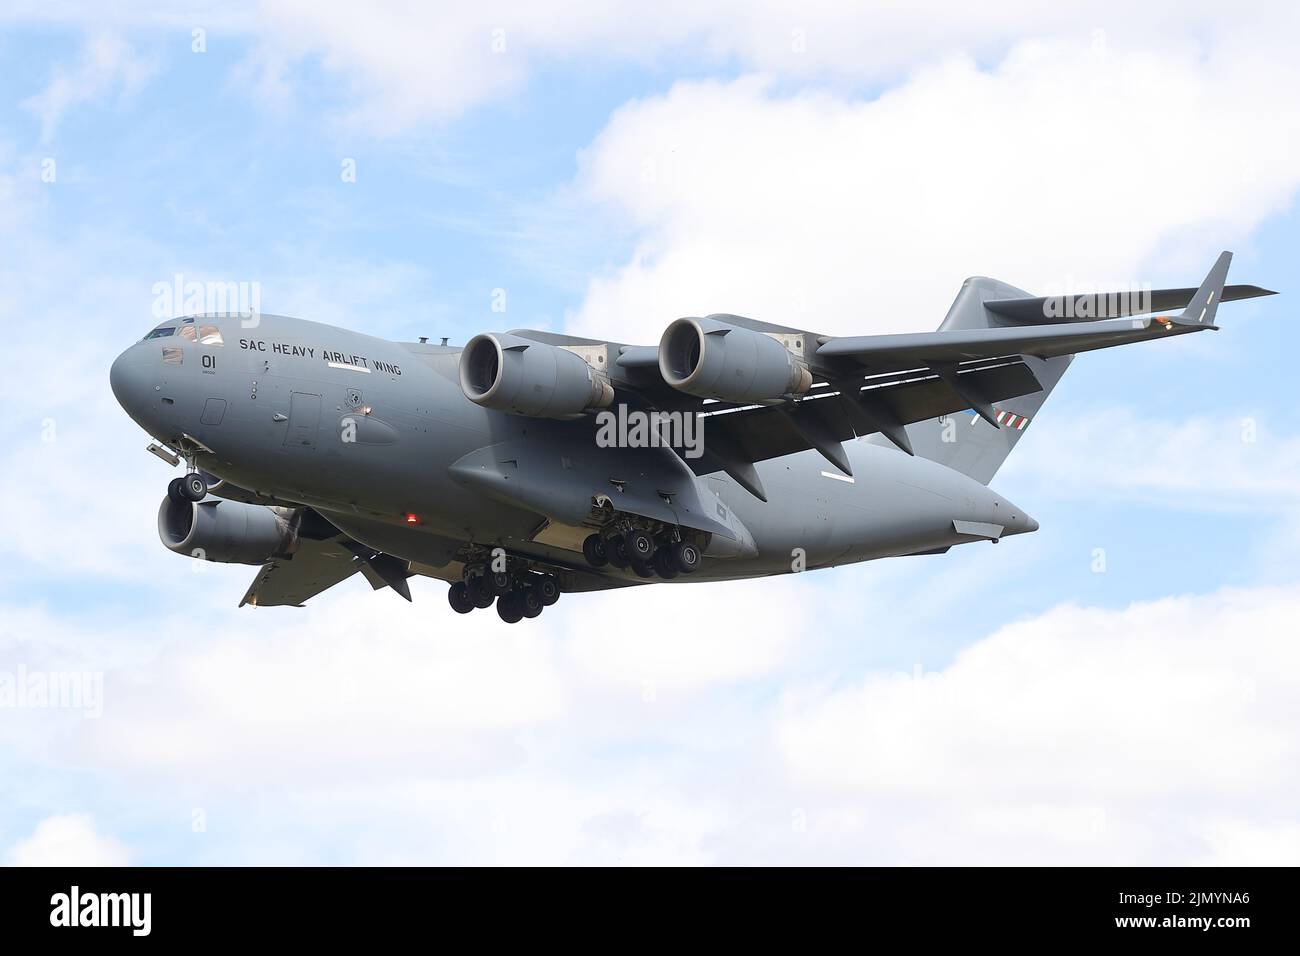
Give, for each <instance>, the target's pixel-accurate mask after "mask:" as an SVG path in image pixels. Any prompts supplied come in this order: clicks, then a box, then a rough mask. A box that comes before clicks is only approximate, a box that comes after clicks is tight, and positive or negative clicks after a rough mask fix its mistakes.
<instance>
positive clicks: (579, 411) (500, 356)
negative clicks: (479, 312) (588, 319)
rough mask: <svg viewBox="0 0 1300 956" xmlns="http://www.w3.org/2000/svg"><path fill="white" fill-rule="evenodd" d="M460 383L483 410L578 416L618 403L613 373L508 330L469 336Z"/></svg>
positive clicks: (472, 400) (560, 349) (468, 395)
mask: <svg viewBox="0 0 1300 956" xmlns="http://www.w3.org/2000/svg"><path fill="white" fill-rule="evenodd" d="M460 387H461V391H463V392H464V393H465V397H466V398H468V399H469V400H470V401H471V402H475V403H476V404H479V405H482V406H483V407H484V408H494V409H496V410H498V411H502V412H511V413H513V414H515V415H527V416H529V417H531V418H578V417H581V416H582V415H584V414H586V413H587V412H589V411H593V410H595V409H598V408H605V407H607V406H609V405H610V404H611V403H612V402H613V401H614V389H613V388H612V387H611V386H610V384H609V379H608V377H607V376H606V375H605V374H604V373H603V372H599V371H597V370H596V369H595V368H593V367H592V366H590V365H588V364H587V362H586V361H584V360H583V359H582V358H581V357H580V356H578V355H576V354H575V353H573V352H571V351H569V350H568V349H563V348H559V347H558V346H555V345H546V344H545V343H542V342H534V341H531V340H530V339H524V338H520V337H519V336H517V335H509V334H507V333H504V332H487V333H484V334H482V335H476V336H474V338H472V339H470V340H469V342H468V344H466V346H465V348H464V350H463V351H462V352H461V353H460Z"/></svg>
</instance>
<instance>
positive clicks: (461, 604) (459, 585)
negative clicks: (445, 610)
mask: <svg viewBox="0 0 1300 956" xmlns="http://www.w3.org/2000/svg"><path fill="white" fill-rule="evenodd" d="M447 603H448V604H450V605H451V609H452V610H453V611H455V612H456V613H457V614H468V613H469V612H470V611H472V610H474V602H473V601H471V600H470V599H469V595H468V594H466V593H465V582H464V581H457V582H456V583H455V584H453V585H452V586H451V587H450V588H448V589H447Z"/></svg>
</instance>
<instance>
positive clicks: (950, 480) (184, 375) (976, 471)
mask: <svg viewBox="0 0 1300 956" xmlns="http://www.w3.org/2000/svg"><path fill="white" fill-rule="evenodd" d="M1230 260H1231V254H1230V253H1227V252H1225V253H1223V255H1221V256H1220V257H1219V260H1218V262H1216V263H1215V265H1214V268H1213V269H1212V270H1211V271H1210V273H1209V275H1208V276H1207V277H1206V280H1205V282H1204V283H1203V284H1202V285H1201V287H1200V288H1199V289H1162V290H1156V291H1146V292H1136V293H1118V294H1088V295H1066V296H1050V297H1046V298H1036V297H1033V296H1030V295H1029V294H1028V293H1026V292H1024V291H1022V290H1020V289H1017V288H1014V287H1012V286H1009V285H1006V284H1005V283H1002V282H998V281H996V280H993V279H987V278H972V279H967V280H966V282H965V283H964V284H963V286H962V288H961V291H960V292H959V293H958V295H957V298H956V301H955V302H954V303H953V305H952V307H951V308H950V309H949V311H948V315H947V317H946V318H945V319H944V321H943V323H942V324H941V325H940V326H939V329H938V331H936V332H930V333H919V334H901V335H861V336H848V337H833V336H828V335H820V334H818V333H816V332H810V331H806V330H803V329H795V328H787V327H785V326H779V325H770V324H768V323H766V322H759V321H755V320H753V319H748V318H743V317H741V316H737V315H710V316H707V317H705V318H683V319H678V320H676V321H675V322H672V323H671V324H670V325H669V326H668V328H667V329H666V331H665V332H664V334H663V337H662V338H661V339H660V341H659V344H658V345H657V346H653V345H624V344H621V343H618V342H607V341H600V340H594V339H584V338H576V337H574V336H569V335H559V334H555V333H551V332H537V331H530V330H516V331H513V332H491V333H484V334H482V335H477V336H475V337H474V338H473V339H471V340H470V341H469V343H468V344H466V345H465V347H464V348H454V347H448V346H447V345H446V344H445V340H444V344H443V345H442V346H436V345H430V344H428V343H427V342H426V341H424V340H421V341H420V342H390V341H387V340H385V339H380V338H375V337H372V336H369V335H363V334H361V333H358V332H350V331H347V330H344V329H341V328H335V327H333V326H328V325H321V324H319V323H315V322H308V321H304V320H301V319H293V318H287V317H283V316H274V315H255V314H245V315H196V316H187V317H184V318H178V319H174V320H171V321H167V322H163V323H162V324H160V325H159V326H157V327H156V328H155V329H153V330H152V331H151V332H149V333H148V334H147V335H146V336H145V337H144V339H143V340H141V341H139V342H137V343H136V344H134V345H132V346H131V347H130V348H129V349H127V350H126V351H125V352H123V353H122V355H121V356H120V357H118V359H117V360H116V361H115V362H114V363H113V367H112V372H111V376H110V377H111V382H112V387H113V393H114V394H115V395H116V396H117V399H118V401H119V402H120V403H121V405H122V407H123V408H124V409H126V411H127V413H128V414H129V415H130V416H131V417H132V418H133V419H134V420H135V421H136V422H137V423H139V425H140V426H141V427H142V428H144V429H145V431H147V432H149V434H150V435H152V436H153V438H154V439H155V441H154V443H152V444H150V445H149V450H150V451H152V452H153V453H154V454H156V455H157V456H158V457H160V458H163V459H164V460H166V461H168V462H169V463H170V464H171V465H172V466H175V465H177V464H179V463H180V461H181V460H184V462H185V463H186V465H187V466H188V473H187V474H186V475H185V476H184V477H181V478H176V479H174V480H173V481H172V483H171V486H170V487H169V488H168V492H167V496H166V498H165V499H164V500H163V502H162V505H161V507H160V508H159V511H158V532H159V534H160V536H161V537H162V541H163V544H165V545H166V546H167V547H168V548H170V549H171V550H173V551H175V552H177V553H179V554H185V555H189V556H191V557H195V558H200V559H203V560H207V561H223V562H234V563H239V564H250V565H257V566H259V568H260V570H259V571H258V572H257V576H256V578H255V579H254V581H253V583H252V585H251V586H250V587H249V589H248V592H247V593H246V594H245V595H244V598H243V601H242V602H241V605H242V604H253V605H259V606H263V607H265V606H270V605H296V606H301V605H302V604H303V602H304V601H306V600H307V599H309V598H311V597H313V596H314V595H316V594H319V593H320V592H322V591H324V590H325V589H327V588H329V587H332V586H333V585H335V584H338V583H339V582H340V581H342V580H344V579H345V578H347V577H349V576H350V575H353V574H356V573H358V572H360V573H361V574H362V575H363V576H364V577H365V578H366V580H367V581H369V583H370V584H371V585H372V586H373V587H374V588H376V589H378V588H382V587H389V588H391V589H392V590H394V591H396V592H397V593H399V594H400V595H402V596H403V597H405V598H406V599H407V600H410V590H409V588H408V586H407V579H408V578H409V577H410V576H412V575H416V574H421V575H426V576H428V577H433V578H439V579H441V580H444V581H447V582H449V583H450V584H451V587H450V589H449V592H448V598H449V601H450V603H451V606H452V607H453V608H454V609H455V610H456V611H458V612H460V613H468V612H469V611H471V610H473V609H474V608H486V607H489V606H490V605H491V604H492V603H493V602H495V603H496V607H497V612H498V613H499V614H500V616H501V617H502V618H503V619H504V620H506V621H509V622H511V623H513V622H516V621H518V620H520V618H522V617H528V618H533V617H536V616H537V615H538V614H540V613H541V612H542V610H543V608H545V607H547V606H548V605H550V604H553V603H554V602H555V601H556V600H557V599H558V598H559V596H560V594H561V593H563V592H569V591H590V590H597V589H603V588H611V587H620V586H625V585H631V584H640V583H649V582H653V581H656V580H659V581H670V580H674V579H675V580H678V581H682V580H695V581H700V580H707V581H721V580H726V579H732V578H749V577H757V576H762V575H772V574H784V573H791V572H794V571H801V570H812V569H818V568H829V567H834V566H835V565H839V564H847V563H850V562H856V561H868V560H871V559H874V558H883V557H889V556H894V555H914V554H939V553H942V552H945V551H947V550H948V549H949V548H951V547H952V546H953V545H956V544H965V543H969V542H975V541H992V542H994V543H996V542H997V541H998V540H999V539H1000V538H1002V537H1004V536H1007V535H1015V534H1022V533H1024V532H1027V531H1035V530H1037V528H1038V523H1037V522H1036V521H1034V519H1033V518H1031V517H1029V515H1027V514H1026V513H1025V512H1024V511H1023V510H1022V509H1021V508H1020V507H1018V506H1017V505H1014V504H1012V503H1011V502H1010V501H1007V500H1006V499H1005V498H1003V497H1002V496H1000V495H998V494H997V493H996V492H994V491H992V490H991V489H989V488H988V487H987V486H988V482H989V481H990V480H991V479H992V478H993V476H994V474H995V473H996V472H997V469H998V467H999V465H1001V463H1002V462H1003V460H1005V458H1006V457H1007V455H1008V454H1009V453H1010V451H1011V449H1012V448H1014V447H1015V445H1016V442H1017V441H1018V440H1019V439H1020V437H1021V436H1022V435H1023V434H1024V432H1025V430H1026V429H1027V428H1028V426H1029V425H1030V423H1031V422H1033V420H1034V418H1035V416H1036V415H1037V414H1038V411H1039V409H1040V407H1041V406H1042V404H1043V401H1044V399H1046V397H1047V395H1048V393H1050V392H1051V390H1052V388H1053V387H1054V386H1055V385H1056V383H1057V381H1059V379H1060V378H1061V375H1062V373H1064V372H1065V370H1066V368H1067V367H1068V366H1069V364H1070V362H1071V360H1072V359H1073V357H1074V355H1075V353H1078V352H1085V351H1089V350H1092V349H1099V348H1109V347H1111V346H1115V345H1125V344H1128V343H1130V342H1144V341H1147V340H1149V339H1164V338H1173V337H1175V336H1179V335H1183V334H1185V333H1188V332H1200V331H1203V330H1205V329H1213V328H1216V326H1215V325H1214V317H1215V312H1216V310H1217V309H1218V307H1219V304H1220V302H1223V301H1225V300H1234V299H1245V298H1251V297H1254V296H1259V295H1270V294H1272V293H1270V292H1268V291H1267V290H1265V289H1260V288H1257V287H1255V286H1227V287H1226V288H1225V286H1224V281H1225V279H1226V276H1227V272H1228V264H1229V262H1230ZM1177 310H1181V311H1178V314H1168V315H1159V316H1157V315H1155V314H1154V313H1157V312H1160V313H1173V312H1175V311H1177Z"/></svg>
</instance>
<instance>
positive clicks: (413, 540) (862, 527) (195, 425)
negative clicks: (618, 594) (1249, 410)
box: [111, 315, 1037, 587]
mask: <svg viewBox="0 0 1300 956" xmlns="http://www.w3.org/2000/svg"><path fill="white" fill-rule="evenodd" d="M192 327H193V328H194V329H195V333H194V335H193V336H192V337H190V338H182V337H181V336H179V335H171V334H169V335H167V336H166V337H159V338H146V339H145V340H143V341H141V342H138V343H136V344H135V345H132V346H131V347H130V348H129V349H127V350H126V351H125V352H124V353H123V354H122V355H121V356H120V357H119V358H118V359H117V361H116V362H115V363H114V365H113V368H112V373H111V380H112V385H113V390H114V393H115V394H116V396H117V398H118V400H119V402H121V404H122V405H123V407H124V408H125V409H126V411H127V412H128V413H129V414H130V415H131V417H132V418H133V419H134V420H135V421H136V422H137V423H138V424H139V425H140V426H141V427H142V428H144V429H145V430H146V431H147V432H149V434H150V435H152V436H153V437H154V438H156V439H158V440H159V441H161V442H164V443H166V444H169V445H171V446H172V447H182V446H185V445H187V444H189V445H190V446H191V447H194V448H197V449H199V450H198V452H197V456H196V463H197V464H198V465H199V466H200V467H201V468H203V469H204V470H205V471H207V472H210V473H211V474H212V475H215V476H217V477H219V478H221V479H223V480H224V481H225V482H227V483H229V484H230V485H234V486H238V487H239V488H241V489H246V490H248V491H250V492H253V493H254V494H255V495H257V496H258V498H259V499H260V500H263V501H266V502H273V503H276V504H285V505H290V504H300V505H307V506H310V507H312V508H314V509H316V510H318V511H320V512H321V513H322V514H323V515H324V516H325V517H327V518H328V519H329V520H330V522H332V523H334V524H335V525H337V526H338V527H339V528H340V529H341V530H342V531H343V532H345V533H346V534H347V535H349V536H351V537H353V538H355V539H356V540H358V541H361V542H364V543H365V544H367V545H368V546H370V547H372V548H375V549H377V550H379V551H383V552H385V553H387V554H391V555H394V556H396V557H398V558H401V559H403V560H406V561H410V562H412V563H413V564H414V565H415V570H419V571H420V572H421V573H426V574H430V575H433V576H439V577H446V578H448V579H454V578H455V576H456V575H455V574H454V573H451V572H448V573H446V574H443V573H440V572H439V570H438V569H440V568H449V567H451V566H452V565H451V562H454V561H455V560H456V559H457V555H458V554H463V549H464V548H465V546H466V545H478V546H482V547H489V548H490V547H494V546H500V547H502V548H505V549H506V550H507V551H509V552H510V553H512V554H515V555H519V556H521V557H524V558H531V559H536V560H538V561H544V562H554V563H555V564H556V565H558V566H561V567H571V568H581V567H584V565H583V561H582V557H581V554H580V553H575V548H576V547H577V545H576V544H575V542H579V541H580V540H581V538H580V535H581V533H582V532H583V524H584V521H583V517H584V515H586V514H587V513H588V512H590V510H591V508H592V502H593V501H595V500H601V499H602V498H607V499H609V500H610V502H611V503H612V507H614V508H618V509H622V508H623V507H624V502H627V503H629V506H628V509H627V510H629V511H632V512H634V513H645V511H651V512H653V511H655V509H658V512H659V513H656V514H653V515H652V517H656V518H660V519H664V520H668V521H669V523H671V521H672V519H673V515H674V514H676V515H677V517H678V518H679V519H680V520H681V522H682V523H683V524H685V525H691V524H692V521H693V520H695V519H696V518H699V519H701V520H703V518H704V515H705V514H706V513H707V518H708V521H710V522H713V523H715V524H716V523H717V522H722V524H724V525H726V526H727V527H728V528H730V529H731V530H732V532H733V533H734V538H733V539H729V540H726V541H724V540H723V537H722V536H720V535H716V534H715V535H711V536H710V537H711V538H713V539H714V543H713V544H712V545H708V546H706V547H705V561H704V564H703V566H702V568H701V570H700V573H698V574H696V575H694V576H693V578H691V579H693V580H720V579H727V578H743V577H753V576H757V575H766V574H777V573H787V572H790V571H791V570H796V569H802V568H804V567H806V568H808V569H814V568H821V567H828V566H832V565H836V564H844V563H850V562H857V561H866V560H871V559H873V558H880V557H887V556H891V555H903V554H915V553H919V552H928V551H935V550H942V549H945V548H947V547H950V546H952V545H954V544H961V543H965V542H971V541H978V540H988V539H994V540H996V539H997V538H998V537H1001V536H1003V535H1010V534H1017V533H1021V532H1024V531H1032V530H1035V529H1036V528H1037V524H1036V522H1034V521H1033V519H1032V518H1029V517H1028V516H1027V515H1026V514H1025V513H1024V512H1023V511H1022V510H1021V509H1019V508H1017V507H1016V506H1015V505H1013V504H1011V503H1010V502H1008V501H1007V500H1006V499H1004V498H1002V497H1001V496H999V495H997V494H996V493H994V492H993V491H991V490H990V489H989V488H988V487H986V486H985V485H983V484H981V483H980V482H978V481H976V480H974V479H972V478H970V477H968V476H966V475H964V474H962V473H960V472H958V471H955V470H953V469H950V468H947V467H944V466H943V465H940V464H938V463H936V462H934V461H931V460H928V459H926V458H924V457H912V456H909V455H907V454H904V453H903V452H901V451H899V450H897V449H895V448H894V447H893V446H891V445H887V444H884V443H878V442H877V441H875V440H873V439H864V440H858V441H853V442H850V443H849V445H848V447H847V451H848V455H849V459H850V462H851V464H852V470H853V475H854V477H853V478H851V479H850V478H848V477H847V476H844V475H841V474H840V473H839V472H837V471H836V470H835V469H834V468H833V467H832V466H831V465H830V464H829V463H828V462H827V461H826V459H825V458H823V457H822V456H821V455H820V454H818V453H817V452H816V451H805V452H800V453H798V454H794V455H789V456H786V457H783V458H777V459H772V460H769V461H765V462H761V463H759V464H758V465H757V469H758V473H759V476H760V478H761V480H762V484H763V486H764V487H765V488H766V490H767V497H768V500H767V501H766V502H764V501H761V500H759V499H758V498H755V497H754V496H752V495H751V494H749V493H748V492H747V491H745V490H744V489H742V488H740V487H739V486H738V485H737V484H736V483H735V482H733V481H732V479H730V478H729V477H727V476H726V475H725V474H724V473H721V472H719V473H717V474H712V475H705V476H703V477H696V476H695V475H693V474H691V473H690V472H689V470H688V469H687V468H686V467H685V466H684V464H683V462H682V461H681V459H680V458H679V457H678V456H677V455H676V454H674V453H673V452H672V451H671V450H668V449H662V448H621V447H612V448H610V447H599V445H598V444H597V442H596V441H595V440H594V426H593V423H592V421H591V420H590V419H589V418H588V419H586V420H576V421H561V420H550V419H537V418H525V417H521V416H517V415H512V414H508V413H504V412H498V411H493V410H491V409H487V408H483V407H480V406H479V405H477V404H474V403H473V402H471V401H470V400H469V399H467V398H466V397H465V395H464V394H463V392H462V389H461V386H460V383H459V380H458V377H457V365H458V359H459V356H460V349H458V348H451V347H445V346H432V345H426V344H423V343H397V342H391V341H387V340H385V339H381V338H375V337H373V336H368V335H363V334H361V333H357V332H352V331H348V330H345V329H341V328H337V327H333V326H329V325H323V324H320V323H316V322H309V321H305V320H301V319H293V318H287V317H282V316H265V315H264V316H260V317H258V319H257V321H256V322H255V323H254V322H250V321H249V320H247V319H241V318H239V317H215V318H209V317H201V318H199V319H198V320H197V321H196V323H195V324H194V325H193V326H192ZM205 333H206V334H205ZM165 350H167V351H165ZM706 427H707V425H706ZM706 440H707V432H706ZM482 476H486V477H482ZM512 482H513V484H512ZM638 502H641V503H643V504H644V509H645V511H642V510H641V508H642V505H639V504H637V503H638ZM665 509H666V510H667V512H668V515H667V518H665V515H664V514H663V512H664V511H665ZM695 526H698V527H704V525H703V524H697V525H695ZM564 529H570V530H571V532H572V533H570V534H568V535H567V536H566V535H565V534H564V533H563V532H564ZM592 573H593V574H596V573H598V574H599V575H600V578H599V579H597V581H595V582H593V583H592V584H589V585H584V587H601V586H616V585H618V584H622V583H641V582H640V580H639V579H638V578H637V577H636V576H635V575H634V574H633V573H632V572H631V571H619V570H615V569H614V568H602V569H601V570H600V571H599V572H594V571H593V572H592ZM678 580H687V579H686V578H679V579H678Z"/></svg>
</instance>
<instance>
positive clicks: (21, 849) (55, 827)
mask: <svg viewBox="0 0 1300 956" xmlns="http://www.w3.org/2000/svg"><path fill="white" fill-rule="evenodd" d="M130 862H131V854H130V852H129V851H128V850H127V848H126V847H125V846H123V845H122V844H121V843H119V842H118V841H117V840H115V839H113V838H112V837H108V836H103V835H101V834H100V833H98V832H97V831H96V830H95V824H94V821H93V820H91V818H90V816H89V815H88V814H84V813H67V814H57V815H55V816H50V817H46V818H45V819H44V820H42V821H41V822H40V823H38V824H37V825H36V829H35V830H33V831H32V834H31V836H29V837H27V838H26V839H23V840H19V841H18V842H17V843H15V844H14V845H13V846H11V847H10V848H9V849H8V850H7V851H6V852H5V865H7V866H126V865H127V864H128V863H130Z"/></svg>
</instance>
